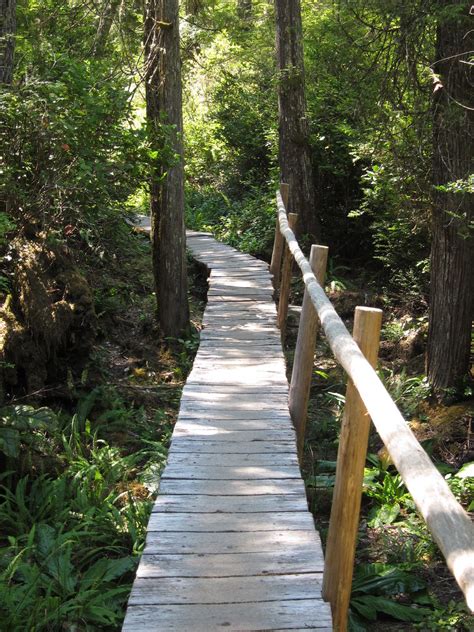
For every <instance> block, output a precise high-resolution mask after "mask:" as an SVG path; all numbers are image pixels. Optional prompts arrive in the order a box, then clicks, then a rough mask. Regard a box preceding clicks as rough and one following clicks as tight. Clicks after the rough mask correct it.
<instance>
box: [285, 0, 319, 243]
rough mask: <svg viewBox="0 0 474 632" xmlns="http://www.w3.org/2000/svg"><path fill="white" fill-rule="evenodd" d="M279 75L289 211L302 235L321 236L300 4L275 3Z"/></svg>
mask: <svg viewBox="0 0 474 632" xmlns="http://www.w3.org/2000/svg"><path fill="white" fill-rule="evenodd" d="M275 8H276V49H277V62H278V71H279V82H278V108H279V132H280V140H279V164H280V175H281V180H282V182H287V183H288V184H289V185H290V198H289V204H288V206H289V211H290V212H292V213H298V225H299V228H300V230H301V232H304V233H308V234H310V235H311V237H312V238H313V239H315V238H318V237H319V235H320V228H319V221H318V216H317V212H316V194H315V189H314V181H313V170H312V166H311V152H310V146H309V126H308V119H307V117H306V97H305V80H304V61H303V39H302V38H303V32H302V23H301V5H300V0H275Z"/></svg>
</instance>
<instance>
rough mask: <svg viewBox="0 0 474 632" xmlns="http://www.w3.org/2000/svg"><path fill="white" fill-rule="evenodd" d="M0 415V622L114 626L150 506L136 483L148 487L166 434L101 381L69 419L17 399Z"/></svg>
mask: <svg viewBox="0 0 474 632" xmlns="http://www.w3.org/2000/svg"><path fill="white" fill-rule="evenodd" d="M1 420H2V425H1V426H0V438H1V440H2V442H1V444H0V445H1V449H2V451H3V453H4V454H5V455H6V456H7V457H8V459H9V462H10V463H11V464H12V465H13V466H14V467H13V468H11V470H12V471H10V472H7V474H4V475H3V477H2V479H3V481H2V485H1V486H0V532H1V533H2V536H3V538H4V544H3V547H2V548H1V549H0V616H1V619H2V622H3V623H4V625H5V626H7V627H8V628H11V629H12V630H18V631H19V630H24V629H27V630H33V629H34V630H52V629H60V628H61V629H62V628H67V629H75V628H76V627H77V626H80V629H83V630H91V631H92V630H96V629H117V628H118V627H119V626H120V623H121V620H122V617H123V612H124V605H125V603H126V599H127V596H128V594H129V591H130V586H131V581H132V578H133V571H134V569H135V567H136V564H137V562H138V556H139V554H140V552H141V550H142V549H143V545H144V538H145V532H146V525H147V522H148V517H149V512H150V510H151V496H150V495H149V494H148V493H146V492H145V487H143V486H142V484H141V483H139V480H140V479H142V480H143V481H145V480H146V481H147V482H148V483H149V484H148V485H147V487H148V488H149V489H152V487H153V486H152V484H151V481H152V478H151V473H152V472H153V475H154V479H155V481H156V480H157V477H158V476H159V473H160V470H161V468H162V466H163V464H164V461H165V458H166V449H165V447H164V443H163V441H164V440H167V438H168V434H167V433H166V432H164V431H163V430H162V429H160V426H158V428H157V427H156V422H155V421H152V420H150V421H148V420H147V419H146V417H145V415H144V413H143V411H141V410H134V409H129V408H127V407H125V405H124V402H123V400H122V399H121V397H119V396H118V395H117V393H116V391H114V390H113V389H111V388H108V387H99V388H97V389H95V390H94V391H91V392H90V393H88V394H87V395H86V396H85V397H84V398H83V399H82V400H81V401H80V402H79V404H78V407H77V410H76V412H75V414H74V415H73V416H72V417H67V416H65V415H64V414H62V415H58V414H56V413H54V412H53V411H52V410H50V409H48V408H34V407H32V406H18V405H17V406H10V407H6V408H3V409H2V410H1ZM114 433H117V436H120V439H121V441H120V444H118V445H112V444H111V443H110V441H111V439H112V438H113V436H114ZM101 434H102V435H104V436H105V435H107V436H108V437H109V440H108V441H105V440H104V439H101V438H100V435H101ZM140 434H142V436H140ZM45 456H47V457H48V459H47V464H48V471H47V472H45V473H43V474H41V473H40V472H39V469H38V467H37V465H36V464H37V463H38V462H39V461H38V457H40V459H43V460H44V457H45ZM19 466H20V467H19ZM22 471H23V472H24V471H27V474H26V475H22V474H21V472H22ZM137 486H138V488H140V489H142V490H143V491H141V492H140V493H139V494H138V495H136V494H135V493H134V491H133V490H134V489H136V488H137ZM155 487H156V485H155Z"/></svg>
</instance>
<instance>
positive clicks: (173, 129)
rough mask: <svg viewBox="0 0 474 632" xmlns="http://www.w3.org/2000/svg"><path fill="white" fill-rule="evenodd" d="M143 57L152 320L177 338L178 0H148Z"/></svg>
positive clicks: (182, 291) (180, 313)
mask: <svg viewBox="0 0 474 632" xmlns="http://www.w3.org/2000/svg"><path fill="white" fill-rule="evenodd" d="M145 59H146V102H147V118H148V127H149V132H150V143H151V145H152V148H153V149H154V150H155V151H156V153H157V158H156V163H155V165H154V167H153V173H152V179H151V196H150V198H151V199H150V207H151V227H152V233H151V238H152V250H153V272H154V277H155V288H156V298H157V310H158V322H159V325H160V327H161V330H162V332H163V334H164V335H165V336H170V337H177V336H179V335H180V334H182V333H183V332H184V331H185V330H186V329H187V328H188V326H189V307H188V299H187V271H186V252H185V245H186V237H185V228H184V169H183V141H182V133H183V120H182V94H181V60H180V54H179V15H178V0H148V2H147V6H146V15H145Z"/></svg>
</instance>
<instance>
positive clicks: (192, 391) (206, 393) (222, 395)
mask: <svg viewBox="0 0 474 632" xmlns="http://www.w3.org/2000/svg"><path fill="white" fill-rule="evenodd" d="M182 393H183V394H182V401H185V400H186V401H192V400H196V401H199V402H205V401H208V400H209V399H210V400H211V401H213V402H216V404H219V403H222V402H229V403H230V402H235V403H237V405H239V404H240V402H242V401H245V400H246V399H248V398H250V399H252V400H254V401H259V400H262V392H261V391H260V390H259V389H256V388H252V387H249V388H248V389H247V390H246V391H245V392H242V391H241V389H237V388H235V387H232V386H231V385H229V386H228V387H227V388H226V390H225V391H223V390H222V389H219V390H218V389H214V388H213V389H212V390H210V389H205V390H202V389H198V388H197V387H192V386H185V387H184V388H183V391H182ZM265 395H267V394H265ZM271 400H272V401H275V402H276V407H277V408H280V406H281V405H282V404H286V406H287V407H286V410H288V396H287V391H286V392H285V391H283V390H281V391H274V392H272V394H271ZM265 403H266V402H265Z"/></svg>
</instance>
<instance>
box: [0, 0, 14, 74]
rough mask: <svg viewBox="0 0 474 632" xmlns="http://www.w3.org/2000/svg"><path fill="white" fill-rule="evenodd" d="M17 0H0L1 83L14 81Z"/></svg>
mask: <svg viewBox="0 0 474 632" xmlns="http://www.w3.org/2000/svg"><path fill="white" fill-rule="evenodd" d="M15 33H16V0H0V84H10V83H11V82H12V81H13V61H14V54H15Z"/></svg>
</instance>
